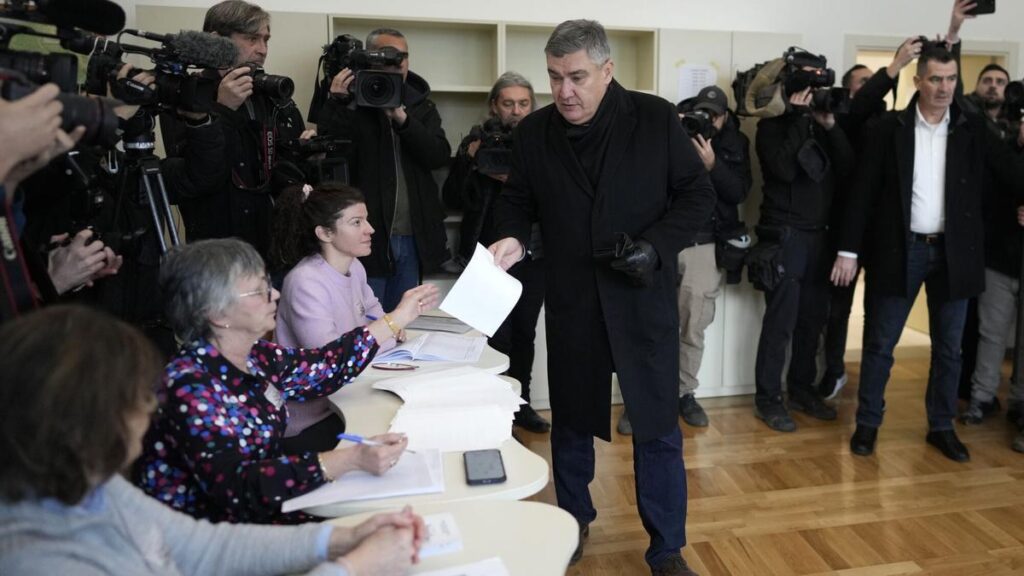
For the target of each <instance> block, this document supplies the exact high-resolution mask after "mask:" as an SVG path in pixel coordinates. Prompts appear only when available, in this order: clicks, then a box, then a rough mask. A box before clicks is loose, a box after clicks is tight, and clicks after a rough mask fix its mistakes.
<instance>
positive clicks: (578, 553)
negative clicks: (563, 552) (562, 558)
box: [569, 520, 590, 566]
mask: <svg viewBox="0 0 1024 576" xmlns="http://www.w3.org/2000/svg"><path fill="white" fill-rule="evenodd" d="M577 522H579V521H578V520H577ZM579 525H580V540H579V543H577V544H576V550H575V551H573V553H572V557H571V558H569V566H572V565H573V564H575V563H577V562H579V561H580V558H582V557H583V545H584V544H586V543H587V539H588V538H590V524H589V523H587V524H584V523H583V522H579Z"/></svg>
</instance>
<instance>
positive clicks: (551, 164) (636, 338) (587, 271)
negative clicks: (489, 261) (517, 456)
mask: <svg viewBox="0 0 1024 576" xmlns="http://www.w3.org/2000/svg"><path fill="white" fill-rule="evenodd" d="M544 52H545V54H546V55H547V69H548V78H549V80H550V82H551V92H552V94H553V95H554V97H555V103H554V105H553V106H547V107H545V108H543V109H541V110H538V111H536V112H534V113H533V114H530V115H529V116H527V117H526V118H525V119H523V121H522V122H520V123H519V127H518V128H517V129H516V139H515V143H514V144H513V150H512V171H511V172H510V173H509V178H508V182H507V183H506V184H505V187H504V189H503V190H502V194H501V196H500V197H499V198H498V204H497V206H496V212H495V220H496V224H497V229H498V234H497V236H498V237H500V238H502V239H501V240H499V241H497V242H495V243H494V244H492V245H491V246H490V250H491V252H492V253H493V254H494V255H495V261H496V262H498V263H499V264H500V265H501V266H502V267H504V268H506V269H508V268H509V267H511V266H512V264H514V263H515V262H517V261H519V260H521V259H522V258H523V257H524V256H525V253H526V246H527V244H528V242H529V238H530V231H531V228H532V227H531V222H532V221H534V220H539V221H540V225H541V234H542V236H543V240H544V263H545V267H544V270H545V273H546V274H547V277H546V281H547V291H546V294H545V305H546V313H545V315H546V319H547V338H548V340H547V347H548V381H549V382H550V385H551V413H552V428H551V458H552V467H553V469H554V475H555V494H556V496H557V499H558V505H559V506H560V507H562V508H563V509H565V510H567V511H569V512H570V513H571V514H572V515H573V516H574V517H575V518H576V520H577V521H578V522H579V525H580V547H579V548H578V549H577V553H576V554H575V555H574V559H578V558H579V555H580V554H582V549H583V544H584V542H585V541H586V536H587V534H588V533H589V528H588V526H589V524H590V522H592V521H593V520H594V519H595V518H596V516H597V510H595V509H594V505H593V502H592V500H591V498H590V492H589V488H588V484H589V483H590V482H591V481H592V480H593V479H594V436H598V437H600V438H603V439H605V440H608V439H610V438H611V376H612V373H613V372H614V373H615V374H616V375H617V376H618V381H619V387H620V389H621V390H622V396H623V400H624V402H625V404H626V410H627V411H628V412H629V413H630V415H631V416H632V421H633V431H634V435H633V460H634V465H635V470H636V478H637V481H636V491H637V508H638V509H639V512H640V517H641V519H642V520H643V525H644V528H645V529H646V530H647V531H648V533H649V535H650V546H649V547H648V549H647V553H646V554H645V559H646V560H647V563H648V564H649V565H650V566H651V570H652V573H653V574H681V575H685V574H693V572H692V571H691V570H689V568H688V567H687V566H686V562H685V561H683V559H682V557H681V556H680V553H679V549H680V548H681V547H683V546H684V545H685V543H686V534H685V530H686V477H685V468H684V466H683V459H682V434H681V432H680V430H679V423H678V422H679V416H678V412H677V411H676V399H677V395H678V371H679V342H678V337H679V315H678V311H677V308H676V302H675V295H676V281H677V278H676V254H678V253H679V251H680V250H682V248H683V247H684V246H687V245H689V244H691V243H692V242H693V238H694V237H695V236H696V233H697V231H698V229H699V228H700V226H701V225H702V224H703V223H704V222H706V221H707V219H708V218H709V217H710V216H711V211H712V210H713V208H714V202H715V199H714V190H713V189H712V188H711V182H710V180H709V179H708V174H707V170H705V169H704V166H703V165H702V164H701V161H700V158H699V157H698V156H697V153H696V151H695V150H694V148H693V144H691V143H690V142H689V139H688V138H687V137H686V134H685V132H683V128H682V126H681V125H680V123H679V118H678V116H677V115H676V111H675V110H674V109H673V106H672V105H671V104H670V103H668V102H666V101H664V100H662V99H660V98H657V97H655V96H650V95H647V94H642V93H639V92H633V91H629V90H626V89H625V88H623V87H622V86H621V85H619V84H618V83H617V82H615V80H614V79H613V77H612V72H613V70H614V66H615V65H614V63H613V62H612V60H611V49H610V48H609V47H608V38H607V35H606V34H605V31H604V28H603V27H602V26H601V25H600V24H599V23H597V22H594V21H591V20H570V21H567V22H563V23H562V24H559V25H558V26H557V27H556V28H555V31H554V32H553V33H552V34H551V37H550V38H549V39H548V43H547V45H546V46H545V49H544Z"/></svg>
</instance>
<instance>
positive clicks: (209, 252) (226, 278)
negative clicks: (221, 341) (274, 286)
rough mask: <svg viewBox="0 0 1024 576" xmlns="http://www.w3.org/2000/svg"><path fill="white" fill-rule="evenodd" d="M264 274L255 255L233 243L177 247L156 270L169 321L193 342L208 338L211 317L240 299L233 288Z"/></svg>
mask: <svg viewBox="0 0 1024 576" xmlns="http://www.w3.org/2000/svg"><path fill="white" fill-rule="evenodd" d="M264 274H266V267H265V266H264V264H263V258H261V257H260V255H259V253H258V252H256V249H255V248H253V247H252V246H251V245H249V244H248V243H246V242H243V241H241V240H238V239H235V238H224V239H217V240H200V241H198V242H193V243H191V244H186V245H183V246H178V247H175V248H173V249H172V250H171V251H170V252H168V253H167V256H166V257H165V258H164V261H163V263H161V265H160V290H161V292H162V293H163V298H164V312H165V313H166V315H167V321H168V322H170V324H171V328H173V329H174V333H175V334H177V335H178V337H179V338H181V339H182V340H184V341H186V342H191V341H192V340H195V339H196V338H200V337H203V338H207V337H209V336H210V334H211V329H210V321H209V317H210V316H211V315H215V314H220V313H222V312H224V311H225V310H227V308H228V307H229V306H231V305H232V304H234V303H235V301H236V300H237V299H238V295H237V293H236V288H235V282H237V281H238V279H239V278H244V277H246V276H262V275H264Z"/></svg>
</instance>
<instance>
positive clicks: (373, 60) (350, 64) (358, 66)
mask: <svg viewBox="0 0 1024 576" xmlns="http://www.w3.org/2000/svg"><path fill="white" fill-rule="evenodd" d="M406 56H408V55H407V54H405V53H404V52H399V51H398V50H396V49H395V48H394V47H393V46H385V47H383V48H381V49H380V50H364V49H363V43H362V42H360V41H359V39H357V38H355V37H354V36H351V35H349V34H342V35H340V36H338V37H337V38H335V39H334V41H333V42H331V43H330V44H328V45H326V46H324V52H323V55H322V56H321V57H320V66H322V67H323V71H324V77H323V79H322V80H320V81H319V83H318V86H317V88H318V90H321V91H322V92H323V93H324V94H326V93H329V91H330V87H331V80H333V79H334V77H335V76H337V75H338V73H339V72H341V71H342V70H343V69H345V68H348V69H350V70H352V71H353V72H355V79H354V80H353V81H352V84H351V86H350V87H349V92H350V93H351V94H352V95H353V97H354V98H355V103H356V105H357V106H364V107H367V108H398V107H399V106H401V105H402V93H403V89H404V86H405V83H404V81H403V80H402V74H401V73H399V72H389V71H386V70H384V68H387V67H396V66H401V64H402V60H404V59H405V58H406Z"/></svg>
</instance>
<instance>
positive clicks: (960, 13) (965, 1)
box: [946, 0, 978, 48]
mask: <svg viewBox="0 0 1024 576" xmlns="http://www.w3.org/2000/svg"><path fill="white" fill-rule="evenodd" d="M977 5H978V4H977V2H975V1H974V0H953V13H952V15H951V16H950V17H949V30H948V31H947V32H946V44H947V46H948V47H950V48H952V46H953V44H956V43H957V42H959V41H960V27H961V26H963V25H964V20H968V19H971V18H977V16H976V15H974V14H968V13H967V11H968V10H971V9H973V8H974V7H975V6H977Z"/></svg>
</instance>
